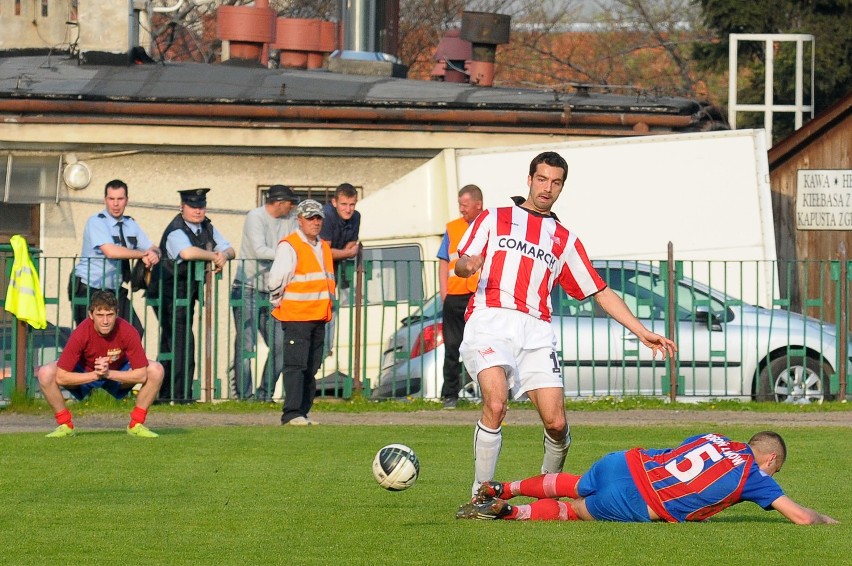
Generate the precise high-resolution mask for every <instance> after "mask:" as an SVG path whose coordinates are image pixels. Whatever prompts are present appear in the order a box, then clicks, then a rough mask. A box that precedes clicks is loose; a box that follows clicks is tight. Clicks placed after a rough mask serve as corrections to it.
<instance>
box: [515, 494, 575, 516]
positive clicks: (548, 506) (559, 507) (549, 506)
mask: <svg viewBox="0 0 852 566" xmlns="http://www.w3.org/2000/svg"><path fill="white" fill-rule="evenodd" d="M506 518H507V519H514V520H516V521H579V520H580V518H579V517H577V513H575V512H574V509H573V508H572V507H571V503H569V502H568V501H557V500H556V499H539V500H538V501H533V502H532V503H530V504H529V505H513V506H512V512H511V513H510V514H509V516H508V517H506Z"/></svg>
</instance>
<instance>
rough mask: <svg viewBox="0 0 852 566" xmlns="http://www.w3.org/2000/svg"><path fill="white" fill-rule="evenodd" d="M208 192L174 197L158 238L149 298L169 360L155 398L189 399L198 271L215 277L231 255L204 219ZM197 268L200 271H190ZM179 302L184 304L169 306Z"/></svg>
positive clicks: (187, 192)
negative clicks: (175, 209)
mask: <svg viewBox="0 0 852 566" xmlns="http://www.w3.org/2000/svg"><path fill="white" fill-rule="evenodd" d="M209 191H210V189H187V190H183V191H178V193H180V200H181V204H180V213H179V214H178V215H177V216H175V217H174V219H173V220H172V221H171V222H170V223H169V225H168V226H166V230H165V231H164V232H163V237H162V239H161V240H160V248H161V249H162V250H163V253H164V254H165V257H164V258H163V261H162V262H161V263H160V264H159V266H158V268H159V269H157V271H158V272H159V273H158V275H157V277H156V279H157V289H156V290H154V291H153V292H152V289H151V288H150V287H149V296H155V295H156V294H157V293H158V294H159V297H160V309H159V313H158V316H159V319H160V354H166V353H172V354H173V356H174V359H173V360H172V361H167V360H164V361H163V366H164V367H165V370H166V371H165V378H164V379H163V386H162V387H161V388H160V400H161V401H164V400H169V401H175V402H188V401H191V400H192V380H193V376H194V374H195V336H194V335H193V333H192V320H193V317H194V316H195V303H196V301H198V299H199V297H200V296H201V292H202V286H203V283H204V279H203V277H201V276H200V274H201V273H203V269H211V270H212V271H213V272H214V273H219V272H221V271H222V269H223V268H224V267H225V264H226V263H227V262H228V261H229V260H232V259H234V258H235V257H236V256H237V254H236V252H235V251H234V248H233V247H232V246H231V244H230V243H229V242H228V241H227V240H226V239H225V237H224V236H222V234H221V233H220V232H219V231H218V230H217V229H216V228H215V227H214V226H213V224H212V223H211V222H210V219H209V218H207V193H208V192H209ZM199 263H201V264H202V266H201V267H202V268H203V269H198V268H196V265H198V264H199ZM176 300H181V301H182V303H183V301H184V300H185V301H186V303H185V304H186V306H177V305H175V301H176Z"/></svg>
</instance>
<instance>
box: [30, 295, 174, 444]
mask: <svg viewBox="0 0 852 566" xmlns="http://www.w3.org/2000/svg"><path fill="white" fill-rule="evenodd" d="M117 312H118V300H117V299H116V297H115V295H114V294H112V293H111V292H109V291H100V290H99V291H94V292H93V293H92V296H91V298H90V301H89V317H88V318H87V319H86V320H84V321H83V322H82V323H80V324H79V325H78V326H77V328H75V329H74V331H73V332H72V333H71V336H70V337H69V338H68V343H67V344H66V345H65V349H63V350H62V354H61V355H60V356H59V360H58V361H56V362H52V363H49V364H45V365H43V366H42V367H41V368H39V370H38V383H39V387H41V391H42V393H43V394H44V398H45V400H47V402H48V403H49V404H50V406H51V408H52V409H53V412H54V416H55V418H56V424H57V427H56V430H54V431H53V432H51V433H50V434H48V435H47V436H48V437H49V438H61V437H64V436H74V423H73V421H72V420H71V412H70V411H69V410H68V409H67V408H66V407H65V398H64V397H63V395H62V391H61V390H60V387H62V388H64V389H66V390H67V391H68V392H69V393H70V394H71V395H73V396H74V398H75V399H77V400H78V401H82V400H83V399H85V398H86V396H87V395H88V394H89V393H91V392H92V390H94V389H97V388H102V389H104V390H105V391H107V392H109V394H110V395H112V396H113V397H115V398H116V399H123V398H124V397H126V396H127V395H128V394H129V393H130V391H131V390H132V389H133V387H134V386H135V385H137V384H141V385H142V387H141V388H140V389H139V393H138V395H137V397H136V406H135V407H134V408H133V410H132V411H131V412H130V424H129V425H128V426H127V433H128V434H130V435H132V436H138V437H142V438H156V437H157V436H158V435H157V433H155V432H152V431H150V430H148V428H147V427H146V426H145V424H144V423H145V417H146V416H147V415H148V407H150V406H151V403H153V402H154V399H156V398H157V393H158V392H159V390H160V386H161V385H162V384H163V366H162V364H160V363H159V362H155V361H154V360H149V359H148V357H147V356H146V355H145V350H143V349H142V340H141V338H140V337H139V332H137V331H136V329H135V328H133V326H132V325H131V324H130V323H129V322H127V321H126V320H124V319H122V318H118V316H117Z"/></svg>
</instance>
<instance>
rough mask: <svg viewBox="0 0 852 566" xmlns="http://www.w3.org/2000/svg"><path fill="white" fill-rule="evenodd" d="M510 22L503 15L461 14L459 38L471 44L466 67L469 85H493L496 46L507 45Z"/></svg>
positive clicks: (509, 18)
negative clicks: (470, 53) (471, 47)
mask: <svg viewBox="0 0 852 566" xmlns="http://www.w3.org/2000/svg"><path fill="white" fill-rule="evenodd" d="M511 20H512V18H511V17H510V16H507V15H505V14H491V13H486V12H462V27H461V38H462V39H466V40H468V41H469V42H471V43H472V44H473V49H472V57H471V61H470V62H469V63H468V65H467V71H468V75H469V77H470V79H469V80H470V84H473V85H478V86H493V85H494V67H495V66H494V62H495V59H496V55H497V46H498V45H500V44H502V43H509V24H510V22H511Z"/></svg>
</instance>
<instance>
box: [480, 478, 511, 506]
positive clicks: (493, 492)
mask: <svg viewBox="0 0 852 566" xmlns="http://www.w3.org/2000/svg"><path fill="white" fill-rule="evenodd" d="M495 498H496V499H509V498H508V497H503V484H502V483H500V482H499V481H484V482H482V483H481V484H480V485H479V489H477V490H476V495H475V496H474V498H473V503H483V502H485V501H487V500H489V499H495Z"/></svg>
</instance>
